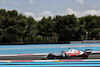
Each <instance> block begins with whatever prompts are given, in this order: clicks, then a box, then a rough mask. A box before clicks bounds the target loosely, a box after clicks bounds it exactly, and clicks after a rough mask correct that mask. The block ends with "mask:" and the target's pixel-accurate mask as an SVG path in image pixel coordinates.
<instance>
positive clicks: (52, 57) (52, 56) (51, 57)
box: [47, 54, 55, 59]
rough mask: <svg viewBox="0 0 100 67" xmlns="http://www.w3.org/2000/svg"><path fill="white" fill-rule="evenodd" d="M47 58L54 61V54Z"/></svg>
mask: <svg viewBox="0 0 100 67" xmlns="http://www.w3.org/2000/svg"><path fill="white" fill-rule="evenodd" d="M47 58H48V59H54V58H55V57H54V55H53V54H49V55H48V57H47Z"/></svg>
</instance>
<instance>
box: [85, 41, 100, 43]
mask: <svg viewBox="0 0 100 67" xmlns="http://www.w3.org/2000/svg"><path fill="white" fill-rule="evenodd" d="M83 43H100V40H84V41H83Z"/></svg>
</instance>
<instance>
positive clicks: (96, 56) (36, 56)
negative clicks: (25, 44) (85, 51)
mask: <svg viewBox="0 0 100 67" xmlns="http://www.w3.org/2000/svg"><path fill="white" fill-rule="evenodd" d="M43 56H44V55H35V56H34V55H30V56H2V57H0V60H41V57H43ZM68 59H82V58H81V57H77V58H68ZM88 59H100V54H92V55H89V57H88Z"/></svg>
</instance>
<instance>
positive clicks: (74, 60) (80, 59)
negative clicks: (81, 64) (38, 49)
mask: <svg viewBox="0 0 100 67" xmlns="http://www.w3.org/2000/svg"><path fill="white" fill-rule="evenodd" d="M59 61H63V62H65V61H83V59H77V60H74V59H73V60H59Z"/></svg>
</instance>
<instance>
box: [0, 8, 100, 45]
mask: <svg viewBox="0 0 100 67" xmlns="http://www.w3.org/2000/svg"><path fill="white" fill-rule="evenodd" d="M86 32H88V39H93V38H96V39H100V16H96V15H94V16H91V15H87V16H84V17H80V18H77V17H76V16H75V15H74V14H72V15H64V16H61V15H56V16H54V17H53V18H52V17H48V18H46V17H43V18H42V19H41V20H40V21H39V22H36V21H35V20H34V18H33V17H31V16H29V17H26V16H24V15H23V14H21V13H20V14H18V12H17V11H16V10H12V11H6V10H5V9H0V42H3V43H11V42H12V43H15V42H58V41H70V40H84V39H85V37H86Z"/></svg>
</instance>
